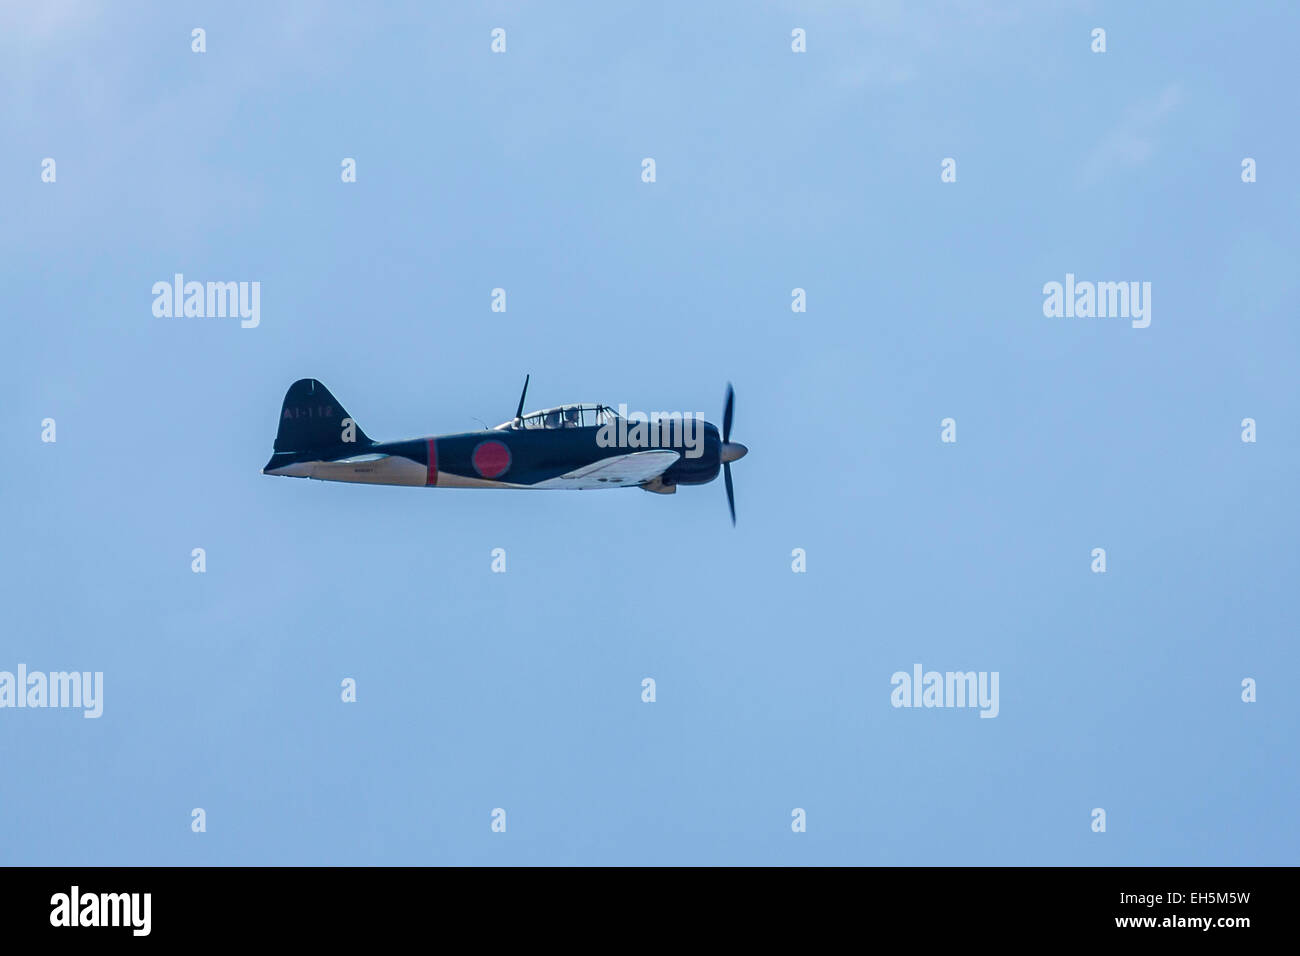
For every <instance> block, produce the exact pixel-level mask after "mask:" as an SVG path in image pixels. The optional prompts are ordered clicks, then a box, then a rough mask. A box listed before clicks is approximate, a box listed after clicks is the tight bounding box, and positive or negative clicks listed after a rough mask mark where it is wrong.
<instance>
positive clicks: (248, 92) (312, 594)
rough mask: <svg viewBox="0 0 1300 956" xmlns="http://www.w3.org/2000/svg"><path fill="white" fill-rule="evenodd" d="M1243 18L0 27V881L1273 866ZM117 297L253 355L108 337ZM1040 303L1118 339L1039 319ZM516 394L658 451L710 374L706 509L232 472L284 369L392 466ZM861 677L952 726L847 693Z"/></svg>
mask: <svg viewBox="0 0 1300 956" xmlns="http://www.w3.org/2000/svg"><path fill="white" fill-rule="evenodd" d="M375 7H378V9H376V8H375ZM1298 26H1300V13H1297V12H1296V10H1295V9H1294V7H1293V6H1291V5H1288V4H1284V3H1252V4H1248V5H1246V6H1245V7H1243V8H1234V9H1232V10H1228V9H1227V8H1223V7H1221V6H1219V5H1211V4H1173V3H1160V4H1141V5H1133V4H1119V3H1095V4H1063V5H1054V6H1051V7H1049V6H1048V5H1044V4H1038V3H1016V2H1009V3H1006V4H996V5H994V4H989V5H985V4H977V3H961V4H945V5H929V4H912V3H881V4H871V3H856V4H850V3H832V2H817V3H808V4H796V3H788V4H771V3H769V4H741V3H719V4H709V5H705V6H704V7H703V8H701V6H700V5H697V4H686V3H667V4H662V5H659V6H658V7H655V8H641V7H638V8H636V9H635V10H633V9H631V8H627V9H624V8H622V7H621V6H619V5H609V4H597V3H581V4H545V5H544V4H538V3H533V4H519V3H513V2H511V3H493V4H486V5H482V6H473V5H459V4H456V5H452V4H446V5H443V4H438V5H433V4H409V5H405V4H383V5H354V4H315V3H275V4H260V3H259V4H252V3H249V4H221V5H215V4H214V5H208V4H154V5H145V4H130V5H127V4H121V5H119V4H89V3H87V4H67V3H48V4H39V5H30V6H29V7H23V8H12V7H7V8H5V10H4V11H3V12H0V81H2V82H0V127H2V128H3V130H4V135H3V141H2V142H3V148H2V149H0V208H3V210H4V225H3V228H2V229H0V252H2V253H3V257H2V259H0V278H2V280H3V287H4V289H5V293H6V301H7V313H8V314H7V318H6V320H5V321H4V323H3V344H4V348H3V350H2V353H0V354H2V355H3V358H0V362H3V371H4V374H3V375H2V376H0V383H2V385H0V395H2V396H3V402H0V408H2V409H3V411H2V413H0V422H2V423H3V430H4V439H5V445H6V447H7V448H8V449H9V452H10V453H9V456H8V458H7V464H8V467H6V468H5V469H4V479H3V487H4V494H3V499H2V500H3V508H4V526H5V529H6V535H5V542H6V547H4V548H3V549H0V582H3V583H2V584H0V587H2V588H3V593H4V597H5V602H4V603H5V607H6V609H7V612H8V613H7V615H6V627H5V628H4V629H3V631H0V635H2V636H0V670H10V671H13V670H15V669H16V667H17V666H18V665H19V664H20V663H21V664H25V665H26V666H27V668H28V669H29V670H41V671H58V670H89V671H102V672H103V673H104V686H105V693H104V698H105V699H104V713H103V716H102V717H101V718H99V719H98V720H86V719H83V718H82V717H81V715H80V714H79V713H77V712H75V711H69V710H26V709H24V710H11V709H4V710H0V766H2V767H3V774H0V776H2V777H3V782H2V783H0V813H2V814H3V816H4V818H5V819H6V820H8V821H10V823H11V825H10V826H8V827H7V828H6V834H5V838H4V840H3V841H0V862H3V863H11V864H12V863H17V864H195V865H205V864H248V863H251V864H397V863H400V864H526V865H531V864H556V863H559V864H724V863H725V864H1083V865H1095V864H1152V865H1154V864H1177V865H1188V864H1294V863H1295V862H1296V860H1297V849H1298V847H1300V834H1298V833H1297V824H1296V821H1295V813H1294V808H1295V800H1296V795H1297V783H1298V780H1297V769H1296V759H1295V740H1296V737H1297V729H1298V726H1297V725H1298V723H1300V722H1298V720H1297V702H1296V695H1295V689H1296V685H1295V681H1296V675H1297V673H1300V655H1298V654H1297V651H1296V643H1295V634H1296V632H1297V625H1298V624H1300V619H1298V618H1300V614H1298V612H1297V609H1296V602H1295V584H1294V582H1295V579H1296V575H1297V571H1300V567H1298V564H1300V562H1298V561H1297V558H1296V551H1295V546H1294V542H1295V538H1296V532H1297V512H1296V508H1295V505H1294V498H1293V493H1294V482H1295V477H1296V474H1297V467H1298V466H1300V454H1298V453H1297V447H1300V446H1298V441H1300V434H1298V427H1297V423H1298V422H1300V402H1298V401H1297V398H1296V390H1295V381H1296V377H1295V365H1296V358H1297V355H1298V354H1300V333H1297V326H1296V323H1295V302H1296V301H1297V293H1298V292H1300V288H1298V286H1300V282H1298V281H1297V274H1296V269H1295V263H1296V261H1297V256H1298V253H1300V248H1297V247H1298V245H1300V243H1298V241H1297V234H1296V229H1295V223H1296V220H1297V213H1298V212H1300V210H1298V209H1297V206H1298V205H1300V203H1298V201H1297V192H1296V189H1295V185H1294V175H1293V173H1292V172H1291V171H1290V170H1291V167H1292V165H1293V163H1294V160H1295V156H1296V153H1297V145H1298V144H1297V135H1296V131H1295V123H1294V117H1295V115H1296V103H1295V91H1296V89H1297V88H1300V83H1297V80H1298V79H1300V77H1298V76H1297V71H1296V66H1295V58H1294V42H1295V36H1296V35H1297V27H1298ZM194 27H202V28H204V29H205V30H206V40H207V52H206V53H203V54H196V53H193V52H191V46H190V45H191V30H192V29H193V28H194ZM494 27H502V28H504V29H505V30H506V36H507V52H506V53H504V54H493V53H492V52H491V51H490V49H489V44H490V31H491V30H492V29H493V28H494ZM796 27H799V28H802V29H804V30H806V32H807V47H808V49H807V52H806V53H803V54H795V53H792V52H791V49H790V42H791V40H790V34H791V30H792V29H794V28H796ZM1095 27H1102V28H1104V29H1105V30H1106V31H1107V51H1106V52H1105V53H1104V54H1095V53H1092V52H1091V51H1090V42H1091V40H1090V35H1091V31H1092V30H1093V28H1095ZM46 157H49V158H53V159H55V161H56V163H57V167H56V169H57V179H56V181H55V182H54V183H45V182H42V181H41V162H42V160H43V159H44V158H46ZM344 157H353V158H355V159H356V161H357V182H356V183H354V184H344V183H342V182H341V181H340V163H341V161H342V160H343V158H344ZM645 157H653V158H654V159H655V161H656V165H657V181H656V182H654V183H653V184H648V183H644V182H642V181H641V175H640V174H641V161H642V159H643V158H645ZM945 157H952V158H954V159H955V160H956V162H957V173H958V177H957V182H955V183H941V182H940V175H939V173H940V162H941V160H942V159H943V158H945ZM1244 157H1252V158H1254V159H1255V160H1256V162H1257V164H1258V182H1255V183H1251V184H1246V183H1243V182H1242V181H1241V175H1240V173H1241V162H1242V159H1243V158H1244ZM177 272H181V273H184V274H185V275H186V276H187V277H189V278H192V279H197V280H200V281H206V280H222V281H225V280H235V281H258V282H260V283H261V287H262V299H261V323H260V325H259V326H258V327H257V328H256V329H241V328H240V327H239V324H238V322H237V321H232V320H223V319H161V318H156V317H155V316H154V315H153V314H152V311H151V305H152V294H151V288H152V285H153V283H155V282H157V281H160V280H163V281H167V280H170V278H171V277H172V275H173V274H174V273H177ZM1066 273H1074V274H1076V275H1077V276H1078V277H1080V278H1081V279H1094V280H1104V281H1112V280H1114V281H1120V280H1122V281H1129V280H1133V281H1149V282H1150V283H1151V284H1152V321H1151V325H1150V327H1148V328H1145V329H1134V328H1132V327H1131V326H1130V324H1129V323H1128V322H1127V321H1125V320H1122V319H1115V318H1075V319H1064V318H1047V317H1045V316H1044V314H1043V310H1042V305H1043V292H1042V288H1043V285H1044V284H1045V283H1047V282H1051V281H1058V282H1059V281H1063V280H1064V277H1065V275H1066ZM497 287H501V288H505V289H506V290H507V295H508V311H507V312H506V313H504V314H502V313H493V312H492V311H490V308H489V306H490V294H491V290H492V289H493V288H497ZM796 287H798V288H803V289H805V290H806V292H807V303H808V308H807V311H806V312H805V313H794V312H792V311H791V308H790V302H791V290H792V289H794V288H796ZM525 373H531V375H532V386H531V389H530V393H529V394H530V400H529V403H528V404H529V406H530V407H543V406H547V405H554V404H560V403H563V402H570V401H588V402H606V403H610V404H614V405H617V404H618V403H620V402H626V403H627V404H628V405H629V406H630V407H631V408H639V409H646V410H654V409H679V410H685V411H700V412H704V413H705V414H706V415H707V416H708V417H709V418H710V420H713V421H719V419H720V415H721V406H722V399H723V392H724V388H725V384H726V382H727V381H729V380H730V381H732V382H734V383H735V387H736V392H737V410H736V425H735V429H734V435H735V437H736V438H737V439H738V440H740V441H743V442H745V443H746V444H747V445H748V446H749V447H750V449H751V451H750V454H749V457H748V458H746V459H745V460H744V461H742V462H739V463H738V464H737V465H736V466H734V470H735V478H736V495H737V510H738V515H739V523H738V525H737V527H736V528H735V529H734V530H733V529H732V528H731V527H730V524H729V522H728V520H727V514H726V502H725V496H724V493H723V489H722V486H721V482H717V483H715V484H712V485H708V486H704V487H698V488H683V489H682V490H681V491H680V492H679V493H678V494H677V495H676V496H674V497H661V496H657V495H649V494H644V493H642V492H639V491H634V490H627V491H618V492H611V493H608V494H598V493H567V494H566V493H554V494H544V493H527V492H518V493H505V492H479V491H456V490H446V489H443V490H437V489H434V490H417V489H407V488H374V487H351V486H346V485H333V484H324V483H316V482H305V481H294V480H288V479H277V478H269V477H264V476H262V475H260V474H259V473H258V470H259V469H260V467H261V466H262V464H263V463H264V462H265V461H266V459H267V457H268V456H269V454H270V451H271V443H272V440H273V437H274V432H275V426H276V418H277V412H278V409H279V403H280V401H281V399H282V397H283V395H284V391H285V389H286V388H287V387H288V385H289V384H290V383H291V382H292V381H293V380H295V379H297V378H301V377H315V378H319V379H320V380H321V381H323V382H325V383H326V384H327V385H328V386H329V388H330V389H331V390H332V391H333V392H334V394H335V395H336V396H337V397H338V398H339V399H340V400H341V402H342V403H343V404H344V405H345V406H346V407H347V409H348V410H349V412H350V413H351V414H352V415H353V416H354V417H355V418H356V419H357V421H358V422H359V423H360V424H361V425H362V426H363V427H364V428H365V430H366V431H367V432H368V433H369V434H370V435H371V436H372V437H374V438H377V439H397V438H406V437H413V436H421V435H428V434H436V433H445V432H456V431H464V430H468V429H472V428H474V427H476V422H475V420H476V419H481V420H483V421H486V422H487V423H488V424H495V423H496V422H499V421H502V420H504V419H506V418H508V417H509V416H510V414H511V413H512V412H513V410H514V405H515V402H516V401H517V397H518V391H519V387H520V384H521V382H522V380H523V377H524V374H525ZM948 417H951V418H954V419H955V420H956V422H957V439H958V440H957V442H956V443H953V444H945V443H942V442H941V441H940V422H941V420H942V419H944V418H948ZM1246 417H1250V418H1253V419H1255V420H1256V422H1257V429H1258V440H1257V442H1255V443H1253V444H1250V443H1244V442H1242V441H1241V425H1240V423H1241V421H1242V419H1243V418H1246ZM45 418H53V419H55V421H56V423H57V441H56V442H55V443H53V444H50V443H44V442H42V441H41V422H42V420H43V419H45ZM196 547H202V548H204V549H205V550H206V554H207V571H206V573H205V574H194V573H192V572H191V570H190V563H191V557H190V555H191V550H192V549H193V548H196ZM1096 547H1102V548H1105V549H1106V552H1107V571H1106V573H1105V574H1094V573H1092V572H1091V570H1090V563H1091V560H1092V559H1091V552H1092V549H1093V548H1096ZM494 548H504V549H506V553H507V562H508V564H507V566H508V571H507V572H506V573H505V574H493V573H492V572H491V570H490V564H491V551H492V549H494ZM795 548H803V549H805V551H806V554H807V572H806V573H803V574H796V573H792V571H791V552H792V550H793V549H795ZM915 663H921V664H922V665H923V666H924V667H925V668H926V669H934V670H939V671H947V670H963V671H965V670H974V671H997V672H998V673H999V675H1000V713H999V715H998V717H997V718H996V719H991V720H989V719H980V718H979V717H978V714H977V712H976V711H974V710H970V709H958V708H952V709H948V708H945V709H896V708H894V707H892V706H891V704H890V693H891V689H892V688H891V685H890V677H891V675H892V674H893V673H894V672H895V671H899V670H904V671H910V670H911V668H912V666H913V664H915ZM345 677H351V678H354V679H355V680H356V682H357V696H358V700H357V702H356V703H354V704H344V703H342V702H341V701H340V691H339V686H340V681H341V680H342V679H343V678H345ZM645 677H652V678H654V679H655V681H656V682H657V700H656V702H655V703H653V704H646V703H643V702H642V700H641V681H642V679H643V678H645ZM1245 678H1253V679H1254V680H1256V681H1257V684H1258V701H1257V702H1255V703H1250V704H1248V703H1244V702H1243V701H1242V700H1241V682H1242V680H1243V679H1245ZM196 807H201V808H203V809H204V810H205V811H206V814H207V832H205V833H201V834H200V833H193V832H191V827H190V823H191V810H192V809H193V808H196ZM497 807H501V808H504V809H505V810H506V812H507V819H508V825H507V831H506V832H505V833H493V832H492V831H491V829H490V822H491V819H490V815H491V812H492V810H493V809H494V808H497ZM796 807H798V808H803V809H804V810H805V811H806V813H807V832H805V833H794V832H792V830H791V825H790V823H791V811H792V809H793V808H796ZM1096 807H1101V808H1104V809H1105V810H1106V813H1107V830H1106V832H1105V833H1095V832H1093V831H1092V829H1091V826H1090V824H1091V819H1092V818H1091V816H1090V814H1091V811H1092V810H1093V808H1096Z"/></svg>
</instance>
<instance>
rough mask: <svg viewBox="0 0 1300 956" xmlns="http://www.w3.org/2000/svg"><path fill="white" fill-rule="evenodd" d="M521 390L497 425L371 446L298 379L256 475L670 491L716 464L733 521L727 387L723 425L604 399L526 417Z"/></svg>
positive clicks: (708, 475)
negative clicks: (650, 416) (648, 417)
mask: <svg viewBox="0 0 1300 956" xmlns="http://www.w3.org/2000/svg"><path fill="white" fill-rule="evenodd" d="M527 395H528V377H527V376H526V377H525V378H524V390H523V393H522V394H521V395H520V396H519V407H518V408H517V409H516V410H515V417H514V418H512V419H511V420H510V421H508V422H503V423H502V424H500V425H498V426H496V428H489V429H485V430H483V431H474V432H462V433H460V434H455V435H435V436H431V437H427V438H413V439H409V440H406V441H393V442H376V441H373V440H372V439H371V438H369V437H368V436H367V435H366V433H365V432H364V431H362V430H361V426H360V425H358V424H357V423H356V422H355V421H353V419H352V418H351V417H350V416H349V415H348V413H347V412H346V411H345V410H344V408H343V406H342V405H340V404H339V402H338V400H337V399H336V398H335V397H334V396H333V395H331V394H330V392H329V389H327V388H326V387H325V386H324V385H322V384H321V383H320V382H318V381H316V379H314V378H304V379H299V380H298V381H296V382H294V383H293V384H292V385H290V386H289V391H288V393H286V394H285V396H284V405H283V406H282V407H281V409H280V430H279V431H278V432H277V433H276V436H275V451H274V454H272V455H271V460H270V461H268V462H267V463H266V466H265V467H264V468H263V469H262V474H264V475H286V476H288V477H291V478H316V479H319V480H321V481H350V482H360V483H363V484H374V485H411V486H420V487H428V488H433V487H437V488H543V489H556V488H568V489H578V490H586V489H594V488H630V487H634V486H635V487H637V488H642V489H644V490H645V491H651V492H654V493H656V494H661V495H671V494H674V493H675V492H676V491H677V486H678V485H703V484H707V483H708V482H710V481H712V480H713V479H714V478H716V477H718V471H719V468H721V470H722V473H723V477H724V479H725V483H726V486H727V506H728V508H729V509H730V511H731V523H732V524H733V525H734V524H735V523H736V497H735V492H734V490H733V488H732V484H731V463H732V462H733V461H737V460H739V459H741V458H744V457H745V455H746V454H747V453H748V451H749V449H748V448H746V447H745V446H744V445H742V444H740V443H739V442H733V441H732V440H731V418H732V412H733V411H734V408H735V397H736V395H735V391H734V389H732V387H731V385H727V398H726V403H725V405H724V407H723V411H722V430H721V431H719V430H718V427H717V426H716V425H712V424H710V423H708V422H705V421H701V420H699V419H698V418H695V417H692V416H680V415H674V416H671V417H667V418H660V419H658V420H656V421H651V422H645V423H642V422H641V421H640V420H639V419H637V417H636V416H633V415H627V416H622V415H620V414H619V413H618V412H615V411H614V410H613V409H612V408H610V407H609V406H608V405H559V406H556V407H555V408H546V409H542V410H541V411H536V412H528V413H527V414H525V413H524V399H525V398H526V397H527ZM642 417H645V416H642ZM633 419H637V420H633Z"/></svg>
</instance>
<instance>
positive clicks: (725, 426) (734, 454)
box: [721, 382, 749, 528]
mask: <svg viewBox="0 0 1300 956" xmlns="http://www.w3.org/2000/svg"><path fill="white" fill-rule="evenodd" d="M735 411H736V390H735V389H734V388H732V387H731V383H730V382H728V383H727V401H726V404H725V405H723V407H722V452H721V457H722V477H723V480H724V481H725V482H726V485H727V507H728V508H729V509H731V526H732V527H733V528H734V527H735V526H736V491H735V488H734V487H733V486H732V484H731V463H732V462H733V461H739V460H740V459H742V458H744V457H745V456H746V455H747V454H749V449H748V448H746V447H745V446H744V445H742V444H741V443H740V442H733V441H732V440H731V419H732V416H733V415H734V414H735Z"/></svg>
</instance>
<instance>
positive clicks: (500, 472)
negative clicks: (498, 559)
mask: <svg viewBox="0 0 1300 956" xmlns="http://www.w3.org/2000/svg"><path fill="white" fill-rule="evenodd" d="M677 424H678V425H680V423H677ZM696 427H698V428H699V431H700V434H699V435H698V436H694V440H692V441H691V442H689V443H688V442H687V441H686V440H685V438H686V435H685V434H684V430H683V429H682V428H680V427H673V426H672V425H671V424H670V425H668V426H667V427H662V428H660V427H655V426H652V425H649V426H646V427H645V428H644V429H642V434H637V430H636V429H635V426H633V427H632V428H629V429H627V430H626V431H625V435H626V440H625V442H624V443H622V444H619V443H614V444H606V443H604V442H602V434H601V432H602V428H601V427H597V426H572V427H560V428H516V427H510V426H503V427H500V428H493V429H486V430H483V431H473V432H461V433H459V434H453V435H436V436H430V437H427V438H417V439H409V440H406V441H395V442H376V443H373V444H369V445H366V446H364V447H358V445H357V444H356V443H347V442H342V441H340V442H338V443H337V444H335V445H333V446H332V447H324V448H314V449H311V450H310V451H305V452H292V451H291V452H283V453H282V452H277V453H276V454H275V455H273V456H272V458H271V461H269V462H268V463H267V466H266V467H265V468H264V469H263V472H264V473H265V474H268V475H285V476H289V477H296V478H316V479H319V480H323V481H349V482H359V483H363V484H381V485H408V486H425V487H442V488H537V489H555V488H570V489H586V490H589V489H597V488H619V487H627V486H628V485H629V484H640V483H641V482H639V481H629V480H628V479H626V478H620V477H619V476H618V474H617V473H612V474H608V475H602V474H600V473H599V472H596V473H591V474H582V472H584V471H586V470H589V469H590V466H592V465H595V464H597V463H599V462H601V461H603V460H606V459H616V458H621V457H624V456H628V455H630V454H636V453H639V452H646V451H660V452H672V453H674V454H675V455H676V458H675V460H673V461H672V464H671V465H669V466H668V467H667V468H666V469H664V470H663V472H662V474H661V475H660V476H659V481H660V484H661V485H662V486H666V487H672V486H675V485H679V484H682V485H698V484H705V483H707V482H709V481H712V480H713V479H714V478H716V477H717V476H718V470H719V468H720V466H721V461H722V440H721V437H720V436H719V433H718V429H717V427H716V426H715V425H713V424H711V423H709V422H699V423H697V426H696ZM616 435H617V429H616V428H615V429H611V428H608V427H606V428H605V432H604V436H603V438H604V441H605V442H607V441H608V440H609V439H610V437H611V436H616ZM663 460H667V459H663Z"/></svg>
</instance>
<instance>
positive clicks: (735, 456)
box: [722, 441, 749, 461]
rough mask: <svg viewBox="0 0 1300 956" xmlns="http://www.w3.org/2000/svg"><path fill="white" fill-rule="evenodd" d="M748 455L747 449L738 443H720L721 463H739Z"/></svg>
mask: <svg viewBox="0 0 1300 956" xmlns="http://www.w3.org/2000/svg"><path fill="white" fill-rule="evenodd" d="M748 454H749V449H748V448H746V447H745V446H744V445H742V444H741V443H740V442H738V441H727V442H723V443H722V460H723V461H740V459H742V458H744V457H745V456H746V455H748Z"/></svg>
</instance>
